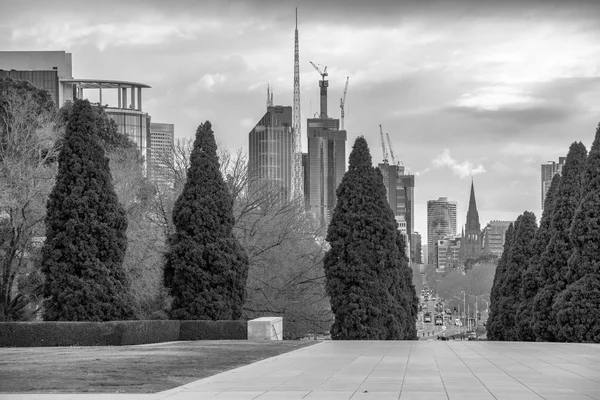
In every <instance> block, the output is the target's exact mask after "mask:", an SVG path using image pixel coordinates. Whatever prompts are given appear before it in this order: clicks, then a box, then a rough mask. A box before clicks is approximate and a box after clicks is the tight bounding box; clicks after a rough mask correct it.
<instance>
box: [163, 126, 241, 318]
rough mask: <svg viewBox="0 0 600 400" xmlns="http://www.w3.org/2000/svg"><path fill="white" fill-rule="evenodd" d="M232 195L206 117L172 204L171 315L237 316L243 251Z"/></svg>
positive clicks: (167, 281) (167, 283)
mask: <svg viewBox="0 0 600 400" xmlns="http://www.w3.org/2000/svg"><path fill="white" fill-rule="evenodd" d="M232 209H233V199H232V197H231V194H230V193H229V189H228V187H227V184H226V183H225V181H224V180H223V176H222V175H221V172H220V170H219V160H218V157H217V145H216V143H215V138H214V134H213V131H212V126H211V124H210V122H209V121H206V122H205V123H204V124H201V125H200V126H199V127H198V129H197V130H196V139H195V141H194V148H193V150H192V154H191V156H190V167H189V170H188V174H187V181H186V183H185V186H184V188H183V192H182V193H181V195H180V196H179V198H178V199H177V201H176V203H175V206H174V208H173V223H174V225H175V233H174V234H173V236H172V237H170V238H169V248H168V251H167V254H166V264H165V270H164V279H165V286H166V287H167V288H168V289H169V290H170V293H171V295H172V296H173V302H172V305H171V318H173V319H209V320H225V319H227V320H228V319H239V318H240V317H241V315H242V307H243V305H244V301H245V298H246V279H247V277H248V256H247V255H246V252H245V250H244V249H243V248H242V247H241V245H240V244H239V242H238V240H237V238H236V237H235V236H234V234H233V225H234V218H233V212H232Z"/></svg>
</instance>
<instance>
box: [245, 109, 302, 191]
mask: <svg viewBox="0 0 600 400" xmlns="http://www.w3.org/2000/svg"><path fill="white" fill-rule="evenodd" d="M293 165H294V153H293V129H292V107H290V106H268V107H267V112H266V113H265V115H264V116H263V117H262V118H261V119H260V121H258V123H257V124H256V126H255V127H254V128H253V129H252V130H251V131H250V133H249V134H248V174H249V179H250V190H251V191H256V190H259V191H261V190H273V189H274V188H275V190H278V191H279V194H280V195H281V196H282V199H285V201H287V199H289V197H290V194H291V189H292V168H293ZM267 186H268V189H267Z"/></svg>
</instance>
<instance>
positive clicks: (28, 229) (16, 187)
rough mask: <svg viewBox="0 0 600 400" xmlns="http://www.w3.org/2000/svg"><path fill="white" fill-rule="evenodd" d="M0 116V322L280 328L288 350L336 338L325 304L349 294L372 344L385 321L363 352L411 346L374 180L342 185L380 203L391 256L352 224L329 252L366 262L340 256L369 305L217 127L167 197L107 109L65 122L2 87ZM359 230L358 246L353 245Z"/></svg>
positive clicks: (43, 99) (412, 313) (373, 214)
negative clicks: (268, 324) (400, 343)
mask: <svg viewBox="0 0 600 400" xmlns="http://www.w3.org/2000/svg"><path fill="white" fill-rule="evenodd" d="M0 117H1V118H0V139H1V140H0V167H1V171H0V186H1V187H2V189H3V190H2V192H1V196H2V197H0V263H1V265H2V280H1V281H0V291H1V292H2V293H1V294H2V301H1V303H0V320H4V321H7V320H8V321H18V320H32V319H39V318H40V317H43V319H45V320H51V321H62V320H69V321H109V320H123V319H167V318H170V319H213V320H216V319H240V318H241V319H250V318H254V317H257V316H264V315H279V316H283V317H284V319H285V321H286V322H285V324H284V337H285V338H289V339H294V338H299V337H303V336H305V335H306V334H308V333H313V334H323V333H325V332H327V331H328V330H329V329H330V327H331V325H332V323H333V313H332V308H331V305H330V299H329V296H328V293H327V292H329V294H330V295H331V296H332V303H331V304H333V303H335V302H338V301H341V302H344V301H345V300H344V296H346V298H347V299H350V300H351V301H354V302H355V303H356V304H355V305H358V304H360V305H361V306H360V307H362V311H360V312H366V313H367V314H369V313H370V314H371V315H370V317H369V318H366V319H365V318H362V317H361V318H360V319H359V321H358V322H359V323H360V324H362V326H363V330H364V329H367V328H365V327H367V326H368V325H370V324H371V322H374V321H377V324H376V325H374V330H373V332H376V333H373V334H371V333H367V334H366V335H365V334H364V332H363V333H360V334H359V335H362V338H376V337H377V338H388V339H392V338H396V339H398V338H414V337H415V335H416V334H415V332H414V329H415V320H416V308H417V301H416V296H415V290H414V285H413V284H412V274H411V270H410V268H409V267H408V260H407V258H406V255H405V254H404V252H403V249H404V243H403V242H402V240H403V239H402V237H401V236H400V235H398V234H397V232H396V223H395V221H394V218H393V215H392V214H391V209H390V208H389V206H388V205H387V202H386V201H385V193H384V191H385V189H384V187H383V182H382V178H381V174H380V173H379V172H378V170H376V169H373V168H372V167H369V168H367V169H365V168H358V169H356V168H351V171H352V173H350V174H349V175H348V177H347V178H345V179H346V180H347V181H348V182H352V185H354V186H353V187H354V189H353V191H354V193H358V192H361V193H365V196H366V197H365V198H363V199H356V198H355V196H354V197H352V198H351V199H350V200H349V203H347V204H354V205H353V206H352V207H354V208H356V207H359V208H362V207H364V204H365V201H367V203H368V204H370V203H371V202H374V201H375V202H376V204H377V207H376V208H374V209H371V210H370V211H369V212H368V213H365V214H364V219H365V221H368V220H372V222H371V223H370V225H372V226H373V228H374V229H377V230H378V231H379V230H381V229H383V231H381V232H379V234H380V235H382V236H381V242H380V243H379V242H378V243H375V244H376V248H370V247H369V246H372V245H373V244H374V243H373V240H372V236H371V235H370V233H369V232H370V231H366V230H365V227H367V226H369V224H362V225H356V223H354V224H355V226H354V228H352V229H355V231H354V236H352V235H351V236H352V237H350V238H346V237H345V236H346V233H347V232H348V226H346V227H343V226H342V227H340V225H334V224H332V225H334V227H333V228H331V229H330V232H329V236H328V238H327V240H328V241H329V242H332V245H331V248H332V250H330V252H329V254H333V253H332V252H335V251H337V250H336V249H337V246H338V244H339V243H341V242H340V240H341V239H344V240H346V239H348V240H349V241H348V242H347V244H346V247H347V246H355V247H354V248H355V249H358V250H359V251H358V253H356V254H353V255H352V256H347V257H345V258H346V259H348V260H350V259H352V260H354V259H355V258H356V257H359V258H361V259H362V264H361V268H363V270H362V271H361V272H360V273H359V275H357V277H358V276H362V278H361V279H362V281H359V280H357V281H355V282H354V281H353V282H354V283H353V284H354V285H355V286H356V285H358V286H356V287H354V288H353V289H352V290H357V289H364V283H369V282H371V281H372V276H373V274H375V275H377V276H378V278H377V279H378V281H377V284H376V285H375V286H374V288H373V289H374V291H367V292H366V295H368V296H375V297H372V299H375V298H376V300H375V301H370V300H369V301H368V300H366V299H367V297H368V296H365V297H364V298H360V299H354V297H348V295H347V291H346V290H342V291H336V289H332V288H334V287H335V288H338V289H339V288H341V287H342V286H340V284H341V283H340V280H341V281H343V280H344V279H345V276H344V275H346V274H347V273H348V272H349V270H348V269H343V268H342V269H339V268H338V270H337V271H338V275H336V274H333V275H331V274H328V277H326V274H325V270H331V268H332V267H333V264H335V263H336V262H337V261H338V258H336V257H333V258H331V256H328V257H327V258H326V260H325V268H324V265H323V258H324V256H325V253H326V248H327V246H328V244H327V243H326V242H325V241H324V240H323V238H321V237H320V235H319V234H320V232H321V231H322V229H321V227H320V226H319V225H318V223H317V222H316V221H315V220H313V219H312V218H310V216H307V215H306V213H305V212H304V205H303V204H301V202H299V201H287V199H285V200H284V197H283V196H285V195H282V193H284V192H283V191H282V188H281V187H280V186H279V185H277V184H274V183H273V182H263V181H260V180H256V179H254V175H253V174H252V171H249V170H248V165H247V162H246V160H245V158H244V157H243V155H241V153H238V154H237V155H236V156H232V155H231V154H228V153H226V152H223V151H219V150H218V147H217V144H216V142H215V135H214V132H213V130H212V126H211V124H210V122H208V121H206V122H205V123H203V124H201V125H200V126H199V127H198V129H197V131H196V136H195V139H194V140H193V141H178V142H177V143H176V145H175V147H174V153H173V157H172V158H171V157H167V158H165V160H163V161H164V165H163V167H165V169H167V170H169V171H170V173H171V175H172V176H171V177H172V178H173V180H174V181H175V187H174V188H165V187H164V186H161V185H158V184H156V183H155V182H152V181H151V180H149V179H147V178H145V173H144V168H145V162H144V159H143V157H141V155H140V153H139V150H138V146H137V145H136V144H135V143H132V142H131V141H129V140H128V139H127V138H126V137H124V136H123V135H122V134H119V133H118V131H117V126H116V124H115V123H114V121H112V120H111V119H110V118H109V117H108V116H107V115H106V113H105V112H104V110H103V109H102V107H95V106H92V105H91V104H90V103H89V102H87V101H85V100H77V101H75V102H74V103H73V104H72V105H69V106H65V107H63V108H62V109H61V110H57V109H56V107H55V105H54V104H53V102H52V100H51V98H50V96H49V95H48V93H47V92H45V91H43V90H40V89H37V88H35V87H34V86H33V85H31V84H29V83H27V82H24V81H13V80H11V79H3V80H0ZM363 140H364V139H363ZM365 146H366V143H365ZM366 151H367V155H368V148H367V149H366ZM368 157H369V158H368V161H369V163H370V155H368ZM353 159H356V157H354V158H352V157H351V163H352V160H353ZM355 161H356V160H355ZM362 164H364V160H363V161H362ZM362 164H361V165H362ZM357 173H358V175H357ZM362 173H364V174H366V175H365V177H359V175H360V174H362ZM353 177H354V178H353ZM357 177H358V178H359V179H357ZM362 184H364V185H366V186H365V187H364V188H363V189H362V191H361V190H358V191H357V190H356V189H357V187H356V185H362ZM340 190H342V192H340V191H339V190H338V196H342V197H344V196H347V194H348V193H352V192H349V191H348V189H347V188H346V189H340ZM382 193H383V194H382ZM373 194H376V196H375V197H373ZM369 196H370V197H369ZM373 204H375V203H373ZM338 214H339V213H338ZM342 214H343V212H342ZM340 215H341V214H340ZM337 218H338V219H339V216H338V217H337ZM345 218H350V221H352V216H346V217H345ZM334 220H336V217H334ZM340 229H341V230H340ZM336 230H338V231H337V233H334V232H335V231H336ZM359 231H362V233H360V235H362V236H364V238H363V239H361V240H363V242H361V243H359V242H355V241H353V239H356V238H358V237H359V236H360V235H359V236H356V235H358V233H359ZM350 232H353V231H352V230H350ZM365 235H366V236H365ZM336 238H337V239H336ZM333 242H335V244H334V243H333ZM369 243H370V244H369ZM356 246H358V247H356ZM365 246H366V247H365ZM365 250H369V251H365ZM332 263H333V264H332ZM336 280H337V283H336ZM351 283H352V282H351ZM359 286H360V287H359ZM334 297H335V300H334V299H333V298H334ZM355 300H356V301H355ZM335 304H337V303H335ZM352 307H354V306H352ZM334 311H335V312H336V318H337V319H338V320H341V319H342V314H343V312H340V311H339V310H338V309H335V310H334ZM350 311H351V314H352V312H353V311H352V309H351V310H350ZM354 316H356V315H354ZM352 318H354V317H351V319H352ZM347 321H349V319H348V320H347ZM336 326H338V325H336ZM348 327H350V326H348ZM334 332H339V330H334ZM334 337H335V338H344V337H347V336H344V335H339V334H337V333H336V334H334Z"/></svg>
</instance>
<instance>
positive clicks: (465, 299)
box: [460, 290, 467, 322]
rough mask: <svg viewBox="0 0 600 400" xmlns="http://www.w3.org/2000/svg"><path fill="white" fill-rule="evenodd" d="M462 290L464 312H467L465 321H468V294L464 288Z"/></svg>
mask: <svg viewBox="0 0 600 400" xmlns="http://www.w3.org/2000/svg"><path fill="white" fill-rule="evenodd" d="M460 292H461V293H462V294H463V312H464V313H465V322H467V315H466V312H467V294H466V293H465V291H464V290H461V291H460Z"/></svg>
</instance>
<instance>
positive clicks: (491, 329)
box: [486, 223, 515, 340]
mask: <svg viewBox="0 0 600 400" xmlns="http://www.w3.org/2000/svg"><path fill="white" fill-rule="evenodd" d="M514 232H515V227H514V224H512V223H511V224H510V225H508V229H507V230H506V233H505V234H504V247H503V250H502V256H501V257H500V259H499V260H498V265H497V266H496V273H495V274H494V282H493V283H492V290H491V293H490V313H489V315H488V320H487V323H486V331H487V337H488V339H489V340H503V339H504V336H503V331H502V325H501V322H500V312H501V309H502V306H501V304H500V303H501V300H500V299H501V297H502V296H501V286H502V282H503V280H504V275H505V273H506V265H507V262H508V258H509V255H510V249H511V246H512V241H513V238H514Z"/></svg>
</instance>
